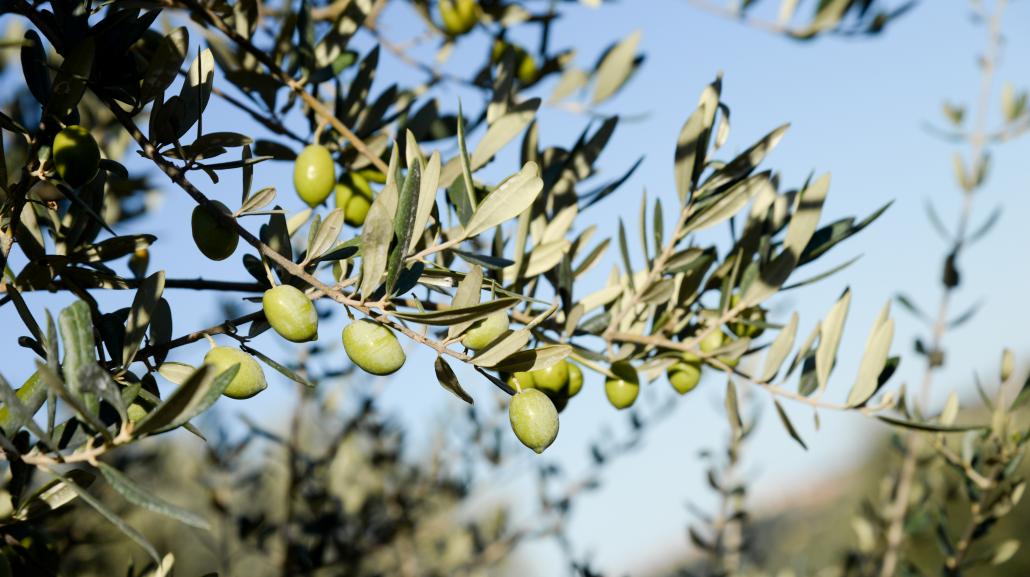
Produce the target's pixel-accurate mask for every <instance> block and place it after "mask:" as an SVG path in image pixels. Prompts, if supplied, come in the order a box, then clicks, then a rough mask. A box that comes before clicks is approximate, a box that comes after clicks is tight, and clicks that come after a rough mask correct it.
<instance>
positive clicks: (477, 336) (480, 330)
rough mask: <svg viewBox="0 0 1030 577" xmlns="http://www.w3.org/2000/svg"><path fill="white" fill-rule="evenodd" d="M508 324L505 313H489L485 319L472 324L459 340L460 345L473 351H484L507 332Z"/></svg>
mask: <svg viewBox="0 0 1030 577" xmlns="http://www.w3.org/2000/svg"><path fill="white" fill-rule="evenodd" d="M508 324H509V323H508V312H507V311H497V312H493V313H490V314H489V315H487V316H486V318H482V319H479V320H478V321H476V322H474V323H472V326H471V327H469V329H468V330H467V331H465V336H463V337H462V338H461V344H462V346H464V347H465V348H467V349H472V350H473V351H478V350H480V349H485V348H486V347H487V345H489V344H490V343H492V342H494V340H495V339H496V338H497V337H499V336H501V335H502V334H504V332H505V331H507V330H508Z"/></svg>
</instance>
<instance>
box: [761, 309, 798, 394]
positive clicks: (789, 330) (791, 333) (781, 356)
mask: <svg viewBox="0 0 1030 577" xmlns="http://www.w3.org/2000/svg"><path fill="white" fill-rule="evenodd" d="M797 331H798V313H797V311H795V312H793V313H791V315H790V321H788V322H787V326H786V327H784V328H783V330H781V331H780V332H779V334H777V335H776V339H775V340H774V341H773V343H772V345H770V346H769V350H768V352H766V353H765V365H763V367H762V372H761V373H759V377H758V380H759V382H763V383H768V382H770V381H772V379H773V377H775V376H776V373H778V372H779V371H780V367H781V366H782V365H783V361H784V360H785V359H786V358H787V355H789V354H790V349H791V348H792V347H793V346H794V337H795V336H796V335H797Z"/></svg>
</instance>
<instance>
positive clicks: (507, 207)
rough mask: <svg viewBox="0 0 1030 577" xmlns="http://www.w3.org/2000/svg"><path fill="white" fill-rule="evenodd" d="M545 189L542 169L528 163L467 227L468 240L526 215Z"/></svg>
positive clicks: (490, 196) (492, 195) (499, 187)
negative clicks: (541, 176)
mask: <svg viewBox="0 0 1030 577" xmlns="http://www.w3.org/2000/svg"><path fill="white" fill-rule="evenodd" d="M543 188H544V181H543V180H542V179H541V178H540V167H538V166H537V164H536V163H535V162H527V163H526V164H525V165H524V166H523V167H522V170H520V171H519V172H518V173H516V174H515V175H513V176H511V177H509V178H508V179H507V180H505V181H504V182H502V183H501V184H500V185H499V186H498V187H497V188H496V189H495V190H494V191H493V192H491V193H490V194H489V195H487V197H486V199H485V200H484V201H483V205H482V206H480V207H479V208H478V209H476V211H475V213H473V215H472V218H470V219H469V221H468V224H467V225H466V226H465V237H466V238H472V237H474V236H476V235H478V234H479V233H481V232H483V231H486V230H489V229H491V228H493V227H495V226H497V225H499V224H501V223H503V222H504V221H506V220H509V219H511V218H515V217H516V216H518V215H520V214H522V213H523V212H524V211H525V210H527V209H528V208H529V207H530V206H532V205H533V202H534V201H535V200H536V197H537V196H538V195H539V194H540V192H541V191H542V190H543Z"/></svg>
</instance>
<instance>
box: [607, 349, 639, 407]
mask: <svg viewBox="0 0 1030 577" xmlns="http://www.w3.org/2000/svg"><path fill="white" fill-rule="evenodd" d="M610 370H611V373H612V374H613V375H614V377H608V378H607V379H606V380H605V382H604V394H605V395H606V396H607V397H608V402H610V403H611V404H612V406H613V407H615V408H616V409H619V410H620V411H621V410H622V409H626V408H629V407H631V406H633V403H635V402H636V400H637V396H638V395H639V394H640V377H639V376H638V375H637V371H636V369H634V368H633V365H631V364H630V363H629V362H628V361H619V362H617V363H615V364H613V365H612V366H611V369H610Z"/></svg>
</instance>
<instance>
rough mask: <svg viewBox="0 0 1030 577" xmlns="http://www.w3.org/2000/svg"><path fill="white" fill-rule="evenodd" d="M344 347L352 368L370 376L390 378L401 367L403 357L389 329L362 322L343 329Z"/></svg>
mask: <svg viewBox="0 0 1030 577" xmlns="http://www.w3.org/2000/svg"><path fill="white" fill-rule="evenodd" d="M343 348H344V350H345V351H347V356H348V357H350V360H351V361H353V362H354V364H355V365H358V366H359V367H361V369H362V370H364V371H365V372H367V373H372V374H373V375H389V374H390V373H394V372H397V370H398V369H400V368H401V367H402V366H403V365H404V361H405V355H404V349H403V348H401V344H400V343H399V342H397V337H396V336H394V334H393V332H391V331H390V329H388V328H386V327H384V326H383V325H381V324H379V323H377V322H373V321H370V320H367V319H361V320H357V321H354V322H352V323H351V324H349V325H347V328H345V329H343Z"/></svg>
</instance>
